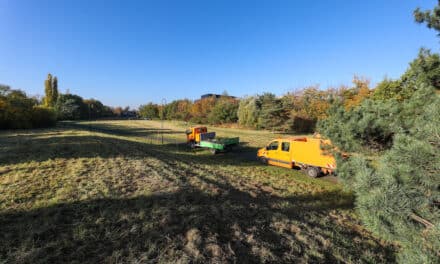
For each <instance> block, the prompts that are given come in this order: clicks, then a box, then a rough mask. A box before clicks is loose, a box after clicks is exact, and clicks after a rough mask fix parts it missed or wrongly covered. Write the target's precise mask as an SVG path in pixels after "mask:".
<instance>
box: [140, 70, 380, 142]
mask: <svg viewBox="0 0 440 264" xmlns="http://www.w3.org/2000/svg"><path fill="white" fill-rule="evenodd" d="M371 93H372V91H371V90H370V88H369V82H368V81H367V80H365V79H361V78H358V77H355V78H354V80H353V87H341V88H339V89H328V90H325V91H324V90H320V89H319V87H317V86H316V87H308V88H306V89H303V90H300V91H296V92H293V93H288V94H285V95H283V96H281V97H277V96H275V95H274V94H272V93H264V94H262V95H255V96H248V97H245V98H242V99H240V100H239V99H236V98H233V97H230V96H227V95H224V96H221V97H219V98H216V97H215V96H213V97H208V98H202V99H200V100H196V101H191V100H188V99H183V100H175V101H172V102H171V103H168V104H165V105H158V104H154V103H151V102H150V103H148V104H145V105H141V106H140V107H139V114H140V116H141V117H143V118H151V119H156V118H164V119H168V120H184V121H191V122H194V123H210V124H225V123H238V124H239V125H241V126H242V127H248V128H254V129H269V130H277V131H294V132H298V133H304V132H312V131H313V130H314V129H315V125H316V122H317V121H318V120H321V119H323V118H325V117H326V116H327V110H328V109H329V107H330V105H331V104H332V103H333V101H335V100H336V99H337V98H339V99H342V100H343V101H344V104H345V105H346V107H347V108H350V107H353V106H355V105H357V104H359V103H360V102H361V101H362V100H363V99H365V98H368V97H369V96H370V95H371Z"/></svg>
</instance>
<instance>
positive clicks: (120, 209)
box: [0, 121, 395, 263]
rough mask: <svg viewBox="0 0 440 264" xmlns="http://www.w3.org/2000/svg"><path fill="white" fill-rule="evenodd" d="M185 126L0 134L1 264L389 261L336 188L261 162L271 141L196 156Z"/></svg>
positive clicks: (263, 137)
mask: <svg viewBox="0 0 440 264" xmlns="http://www.w3.org/2000/svg"><path fill="white" fill-rule="evenodd" d="M183 126H184V124H182V123H171V122H167V123H166V124H165V126H164V129H165V130H163V131H164V134H163V135H164V142H165V144H164V145H161V144H156V143H157V141H153V140H152V138H157V135H158V131H160V127H161V124H160V123H159V122H156V121H95V122H81V123H65V124H63V125H60V126H59V127H57V128H55V129H46V130H33V131H8V132H1V133H0V194H1V195H0V263H1V262H5V263H10V262H19V263H52V262H54V263H60V262H75V263H83V262H89V263H97V262H108V263H127V262H136V263H139V262H160V263H175V262H177V263H194V262H212V263H220V262H238V263H253V262H271V263H282V262H284V263H292V262H296V263H310V262H313V263H315V262H327V263H337V262H343V263H368V262H372V263H378V262H394V261H395V260H394V249H393V248H392V247H391V246H390V245H386V244H384V243H382V242H381V241H379V240H378V239H376V238H374V237H373V236H372V235H371V234H369V233H368V232H366V231H365V230H364V229H363V228H362V227H361V226H360V224H359V222H358V220H357V218H356V215H355V214H354V212H353V209H352V208H353V197H352V196H351V194H350V193H348V192H346V191H344V190H342V188H341V186H339V185H338V184H334V183H332V182H329V181H326V180H323V179H310V178H307V177H306V176H304V175H303V174H302V173H300V172H298V171H295V170H288V169H283V168H277V167H267V166H264V165H262V164H259V163H258V162H256V161H255V160H254V159H253V157H254V156H255V148H256V147H257V146H262V145H264V143H266V142H267V140H268V139H270V138H271V137H273V134H271V133H268V132H256V131H249V130H239V129H227V128H216V129H215V130H216V131H217V132H218V134H219V135H220V136H240V138H241V140H242V141H244V142H247V143H246V145H244V146H242V147H241V148H239V149H237V150H236V151H235V152H233V153H226V154H220V155H216V156H212V155H211V154H209V152H207V151H190V150H188V149H187V148H185V147H184V145H182V144H176V143H179V142H183V141H184V138H185V136H184V134H183Z"/></svg>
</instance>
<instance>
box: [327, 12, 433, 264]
mask: <svg viewBox="0 0 440 264" xmlns="http://www.w3.org/2000/svg"><path fill="white" fill-rule="evenodd" d="M435 10H437V11H434V14H431V13H429V12H428V13H425V14H429V15H436V16H437V17H439V16H438V15H439V14H438V13H439V10H440V9H439V8H438V7H437V8H436V9H435ZM416 12H417V11H416ZM416 20H417V21H419V22H420V21H421V20H418V18H417V15H416ZM423 21H424V20H423ZM434 22H435V21H431V22H430V23H432V27H433V28H435V26H434V25H435V23H434ZM428 26H429V25H428ZM421 53H422V55H423V56H420V55H419V57H418V58H416V59H415V60H414V61H413V62H412V63H411V64H410V68H409V69H408V71H407V72H406V73H405V74H404V75H403V76H402V78H401V80H402V84H401V85H402V87H401V88H398V87H395V85H397V84H398V83H395V84H393V85H394V86H393V93H387V95H386V96H385V97H382V98H380V100H377V99H376V100H374V99H367V100H365V101H363V102H362V103H361V104H360V105H358V106H356V107H354V108H352V109H344V107H343V104H342V103H339V104H335V105H334V106H333V107H332V108H331V109H330V112H329V118H328V119H326V120H323V121H321V122H320V123H319V131H320V132H321V133H322V134H323V135H325V136H327V137H329V138H330V139H331V140H332V142H333V145H334V146H336V147H337V149H338V151H340V152H349V153H351V155H350V156H349V158H344V159H343V158H341V155H339V154H340V152H337V151H336V153H337V154H338V155H337V157H338V158H337V159H338V162H337V165H338V174H339V175H340V177H341V179H342V180H343V182H344V183H345V184H346V185H347V186H349V187H350V188H351V189H352V190H353V191H354V192H355V194H356V207H357V210H358V212H359V214H360V217H361V219H362V221H363V223H364V224H365V225H366V226H367V228H368V229H370V230H371V231H372V232H373V233H375V234H376V235H378V236H380V237H382V238H383V239H386V240H388V241H392V242H397V243H398V245H399V248H400V252H399V255H398V260H399V262H401V263H440V239H439V237H440V207H439V205H440V173H439V172H440V118H438V117H439V116H440V95H439V94H438V93H437V92H436V88H437V87H436V86H435V84H436V82H435V81H433V80H435V79H436V78H435V77H436V76H437V72H438V67H424V66H421V67H420V65H425V66H426V65H428V66H429V65H431V66H432V65H434V64H435V63H434V64H432V63H431V62H434V61H435V56H438V55H436V54H435V55H433V56H434V61H431V62H429V61H426V60H424V59H421V60H420V58H425V57H426V56H428V58H432V56H431V54H425V53H426V52H424V51H422V52H421ZM407 91H411V92H409V93H408V92H407ZM394 92H395V93H394ZM402 93H403V94H402ZM402 95H404V96H402Z"/></svg>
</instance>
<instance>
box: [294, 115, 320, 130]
mask: <svg viewBox="0 0 440 264" xmlns="http://www.w3.org/2000/svg"><path fill="white" fill-rule="evenodd" d="M315 127H316V120H314V119H309V118H304V117H300V116H294V117H293V118H291V119H290V120H289V121H288V127H287V130H288V131H293V132H295V133H313V132H314V131H315Z"/></svg>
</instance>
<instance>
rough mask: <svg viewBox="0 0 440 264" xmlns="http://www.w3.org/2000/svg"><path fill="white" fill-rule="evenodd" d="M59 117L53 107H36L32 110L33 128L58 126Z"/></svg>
mask: <svg viewBox="0 0 440 264" xmlns="http://www.w3.org/2000/svg"><path fill="white" fill-rule="evenodd" d="M56 121H57V115H56V113H55V110H54V109H53V108H51V107H45V106H34V107H33V109H32V117H31V123H32V127H51V126H54V125H55V124H56Z"/></svg>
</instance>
